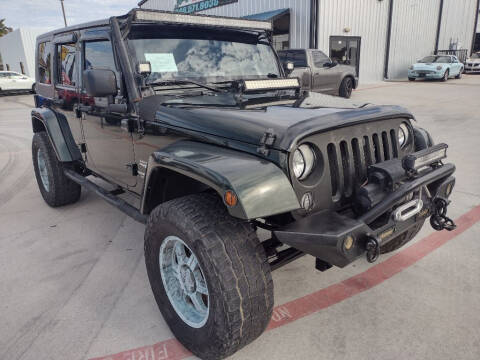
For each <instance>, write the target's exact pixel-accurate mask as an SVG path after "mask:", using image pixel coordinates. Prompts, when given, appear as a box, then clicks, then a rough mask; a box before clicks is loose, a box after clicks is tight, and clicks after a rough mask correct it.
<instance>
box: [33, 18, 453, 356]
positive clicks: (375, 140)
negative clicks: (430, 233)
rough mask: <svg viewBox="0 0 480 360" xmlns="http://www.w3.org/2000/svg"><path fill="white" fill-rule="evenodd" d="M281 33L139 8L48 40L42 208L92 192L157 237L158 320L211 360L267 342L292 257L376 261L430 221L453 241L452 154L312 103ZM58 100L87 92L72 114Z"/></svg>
mask: <svg viewBox="0 0 480 360" xmlns="http://www.w3.org/2000/svg"><path fill="white" fill-rule="evenodd" d="M271 35H272V24H271V22H264V21H256V20H243V19H242V20H240V19H232V18H219V17H212V16H204V15H202V16H198V15H197V16H196V15H186V14H181V16H179V14H178V13H169V12H162V11H153V10H144V9H135V10H132V11H131V12H129V13H128V14H127V15H124V16H119V17H116V16H113V17H111V18H110V19H106V20H100V21H95V22H93V23H87V24H82V25H75V26H72V27H67V28H61V29H59V30H57V31H52V32H49V33H47V34H44V35H41V36H39V37H38V38H37V44H38V46H37V55H36V58H37V67H36V68H37V79H38V89H37V90H38V94H37V95H36V96H35V104H36V108H34V109H33V110H32V114H31V121H32V127H33V133H34V135H33V140H32V159H33V167H34V171H35V176H36V179H37V183H38V187H39V191H40V193H41V195H42V197H43V199H44V200H45V202H46V203H47V204H48V205H50V206H52V207H59V206H63V205H67V204H72V203H75V202H77V201H78V200H79V199H80V193H81V187H84V188H87V189H89V190H91V192H90V194H97V195H99V196H100V197H102V198H103V199H105V200H106V201H107V202H108V203H109V204H111V205H114V206H116V207H117V208H118V209H119V210H120V211H122V212H124V213H125V214H127V215H129V216H131V217H132V218H134V219H135V220H137V221H139V222H141V223H145V224H146V229H145V236H144V241H145V246H144V249H145V261H146V268H147V273H148V278H149V280H150V285H151V287H152V291H153V295H154V296H155V299H156V301H157V304H158V306H159V309H160V311H161V312H162V314H163V317H164V319H165V321H166V323H167V324H168V325H169V327H170V329H171V330H172V332H173V333H174V334H175V336H176V337H177V338H178V339H179V340H180V341H181V342H182V344H183V345H184V346H185V347H186V348H188V349H189V350H190V351H192V352H193V353H194V354H195V355H197V356H199V357H200V358H204V359H221V358H224V357H227V356H229V355H231V354H233V353H234V352H236V351H237V350H239V349H240V348H242V347H244V346H245V345H247V344H248V343H250V342H251V341H253V340H254V339H256V338H257V337H258V336H260V334H262V332H263V331H264V330H265V329H266V327H267V325H268V324H269V322H270V320H271V316H272V310H273V305H274V299H273V281H272V277H271V272H272V271H274V270H276V269H278V268H280V267H282V266H284V265H286V264H288V263H290V262H291V261H294V260H295V259H298V258H299V257H301V256H303V255H305V254H310V255H312V256H314V257H315V258H316V263H315V264H316V265H315V266H316V268H317V269H318V270H320V271H325V270H327V269H329V268H331V267H332V266H337V267H340V268H343V267H345V266H347V265H348V264H350V263H352V262H353V261H355V260H357V259H359V258H360V257H366V259H367V260H368V261H369V262H374V261H376V260H377V259H378V258H379V256H380V254H381V253H388V252H391V251H394V250H395V249H398V248H400V247H402V246H403V245H405V244H406V243H407V242H409V241H410V240H412V239H413V238H414V236H415V235H416V234H417V233H418V232H419V231H420V229H421V228H422V226H423V224H424V222H425V221H426V220H427V219H429V218H430V224H431V225H432V226H433V227H434V228H435V229H436V230H442V229H447V230H452V229H453V228H454V227H455V225H454V223H453V222H452V221H451V220H450V219H448V218H447V216H446V212H447V206H448V204H449V200H448V198H449V196H450V194H451V193H452V190H453V187H454V184H455V178H454V177H453V174H454V171H455V166H454V165H452V164H449V163H446V161H445V159H446V151H447V145H446V144H436V145H434V143H433V140H432V138H431V137H430V135H429V134H428V132H427V131H426V130H424V129H422V128H421V127H420V126H419V124H418V123H417V122H416V121H415V120H414V116H413V115H412V114H411V113H410V112H409V111H407V110H405V109H403V108H401V107H398V106H374V105H368V104H365V103H359V104H355V103H353V102H351V101H349V100H345V99H340V98H337V97H333V96H330V95H324V94H319V93H315V92H309V91H302V90H301V88H300V84H299V82H298V79H293V78H288V77H287V76H286V73H285V72H284V70H283V67H282V64H281V63H280V62H279V61H278V57H277V56H276V53H275V51H274V48H273V45H272V43H271V42H270V40H269V39H271V38H272V36H271ZM42 44H43V45H42ZM40 45H41V46H40ZM99 53H101V54H102V56H98V54H99ZM55 54H64V55H65V56H62V57H61V58H59V59H58V61H55V62H52V63H51V62H47V61H44V64H43V65H42V64H40V60H39V59H46V58H47V59H48V58H55V57H54V56H55ZM69 54H70V55H71V56H73V57H74V58H75V61H71V59H70V60H69V56H68V55H69ZM45 64H49V65H48V69H47V70H50V71H46V69H45ZM87 64H88V66H87ZM79 65H80V66H81V68H78V66H79ZM62 71H63V72H66V73H68V74H71V76H69V79H66V78H65V76H62ZM45 74H46V75H45ZM42 76H43V77H42ZM72 82H74V83H75V86H73V85H72ZM59 89H69V91H72V92H74V93H75V92H77V94H76V96H73V94H72V95H71V96H70V95H69V101H70V102H71V106H70V104H69V106H64V104H65V99H64V98H60V96H62V93H61V92H59V91H58V90H59ZM81 94H85V96H87V97H88V99H91V100H88V101H86V100H85V99H86V98H85V96H81ZM107 116H108V118H109V119H108V121H106V120H105V118H106V117H107ZM122 133H123V135H122ZM92 177H98V178H101V179H103V180H104V181H107V182H109V183H110V185H111V186H110V185H102V184H104V183H102V182H99V181H92ZM111 189H113V190H111ZM122 194H128V195H130V196H120V195H122ZM260 229H263V234H262V235H265V234H269V236H268V238H265V237H262V241H261V240H260V238H259V237H258V236H257V230H260ZM379 301H380V300H379ZM384 305H385V306H387V305H388V304H384ZM376 321H379V320H378V319H376Z"/></svg>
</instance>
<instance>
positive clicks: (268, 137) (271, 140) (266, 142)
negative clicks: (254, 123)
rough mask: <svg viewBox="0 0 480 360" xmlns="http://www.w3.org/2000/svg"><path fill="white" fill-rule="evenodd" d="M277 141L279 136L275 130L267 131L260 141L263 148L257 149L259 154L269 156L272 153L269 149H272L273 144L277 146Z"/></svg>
mask: <svg viewBox="0 0 480 360" xmlns="http://www.w3.org/2000/svg"><path fill="white" fill-rule="evenodd" d="M276 139H277V135H275V133H274V132H273V129H267V131H265V132H264V133H263V136H262V138H261V139H260V144H261V146H260V147H259V148H257V152H258V153H259V154H262V155H264V156H268V154H269V153H270V150H269V148H271V147H272V146H273V144H275V140H276Z"/></svg>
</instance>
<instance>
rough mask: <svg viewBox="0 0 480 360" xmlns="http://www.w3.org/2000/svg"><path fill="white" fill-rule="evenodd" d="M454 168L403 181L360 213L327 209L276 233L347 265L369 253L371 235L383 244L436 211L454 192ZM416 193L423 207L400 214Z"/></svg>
mask: <svg viewBox="0 0 480 360" xmlns="http://www.w3.org/2000/svg"><path fill="white" fill-rule="evenodd" d="M396 170H398V169H396ZM454 172H455V166H454V165H452V164H445V165H441V166H439V167H437V168H434V169H432V170H431V171H427V172H424V173H422V174H421V175H419V176H417V177H414V178H411V179H409V180H407V181H402V183H401V184H400V185H399V186H398V187H396V189H395V190H394V191H392V192H389V193H385V196H384V198H383V199H382V200H381V201H380V202H379V203H378V204H376V205H375V206H373V207H372V208H371V209H369V210H368V211H367V212H365V213H364V214H363V215H361V216H360V217H357V218H353V217H350V216H347V215H343V214H340V213H337V212H334V211H331V210H323V211H320V212H317V213H314V214H312V215H310V216H307V217H305V218H302V219H300V220H298V221H296V222H294V223H291V224H288V225H287V226H285V227H283V228H281V229H277V230H275V231H274V235H275V236H276V238H277V239H278V240H279V241H280V242H282V243H284V244H287V245H289V246H291V247H293V248H296V249H298V250H300V251H302V252H304V253H307V254H310V255H312V256H315V257H316V258H318V259H320V260H322V261H324V262H327V263H329V264H332V265H335V266H338V267H344V266H346V265H348V264H350V263H351V262H353V261H354V260H356V259H357V258H359V257H360V256H362V255H364V254H365V252H366V247H367V241H368V240H369V239H371V238H375V239H376V241H377V242H378V243H379V246H381V245H383V244H385V243H388V242H389V241H391V240H393V239H394V238H396V237H398V236H400V235H402V234H404V233H406V232H407V231H408V230H409V229H411V228H412V227H413V226H415V225H416V224H418V223H419V222H422V221H424V220H425V219H426V218H428V217H429V216H430V215H431V214H432V213H433V211H434V209H433V207H434V202H435V200H436V199H437V198H444V199H447V198H448V196H449V195H450V194H451V191H452V189H453V186H454V184H455V178H454V177H453V176H452V174H453V173H454ZM412 194H416V195H415V196H416V197H417V199H416V200H417V201H416V204H417V205H421V207H420V208H419V209H415V210H418V211H417V212H416V213H415V214H414V215H413V216H410V217H408V218H406V219H404V218H402V217H401V216H400V217H399V216H398V213H399V209H400V210H401V205H403V204H405V203H408V202H409V201H410V202H411V201H412V198H409V195H412ZM405 199H408V200H405ZM414 200H415V199H414ZM395 215H397V216H395ZM386 216H388V219H387V221H386V222H385V221H383V222H382V224H381V225H378V223H376V220H377V219H379V218H381V217H386ZM399 218H400V219H399ZM351 238H353V245H352V246H347V239H348V242H351ZM347 248H348V249H347Z"/></svg>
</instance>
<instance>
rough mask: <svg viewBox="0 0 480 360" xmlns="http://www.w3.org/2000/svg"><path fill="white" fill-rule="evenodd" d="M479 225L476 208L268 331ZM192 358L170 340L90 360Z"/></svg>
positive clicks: (278, 316) (280, 316)
mask: <svg viewBox="0 0 480 360" xmlns="http://www.w3.org/2000/svg"><path fill="white" fill-rule="evenodd" d="M478 221H480V206H476V207H475V208H473V209H472V210H470V211H469V212H467V213H465V214H463V215H462V216H460V217H459V218H458V219H457V220H456V223H457V229H456V230H455V231H450V232H447V231H442V232H435V233H432V234H431V235H429V236H427V237H425V238H423V239H422V240H420V241H418V242H417V243H415V244H413V245H411V246H409V247H407V248H405V249H404V250H401V251H399V252H398V253H396V254H395V255H393V256H391V257H390V258H388V259H387V260H385V261H383V262H381V263H379V264H377V265H374V266H372V267H371V268H369V269H368V270H366V271H364V272H362V273H360V274H358V275H355V276H352V277H351V278H348V279H346V280H344V281H342V282H339V283H337V284H334V285H331V286H329V287H326V288H324V289H321V290H319V291H316V292H314V293H312V294H309V295H306V296H303V297H301V298H298V299H296V300H293V301H290V302H288V303H285V304H283V305H280V306H277V307H276V308H275V309H274V310H273V314H272V320H271V321H270V324H269V326H268V328H267V331H269V330H272V329H275V328H277V327H280V326H283V325H286V324H289V323H291V322H294V321H296V320H298V319H300V318H303V317H305V316H308V315H311V314H313V313H315V312H317V311H319V310H322V309H325V308H327V307H329V306H332V305H334V304H337V303H339V302H341V301H343V300H345V299H348V298H350V297H352V296H354V295H356V294H358V293H361V292H363V291H366V290H368V289H371V288H372V287H374V286H376V285H378V284H380V283H382V282H383V281H385V280H387V279H389V278H391V277H392V276H394V275H395V274H398V273H399V272H401V271H402V270H404V269H406V268H407V267H409V266H411V265H413V264H415V263H416V262H418V261H419V260H421V259H423V258H424V257H425V256H427V255H428V254H429V253H431V252H432V251H434V250H435V249H437V248H439V247H440V246H442V245H443V244H445V243H446V242H448V241H450V240H452V239H453V238H455V237H456V236H458V235H460V234H462V233H463V232H465V231H466V230H468V229H469V228H470V227H472V226H473V225H474V224H475V223H477V222H478ZM191 355H192V354H191V353H190V352H189V351H188V350H186V349H185V348H184V347H183V346H182V345H181V344H180V343H179V342H178V341H177V340H176V339H169V340H166V341H162V342H159V343H157V344H155V345H152V346H144V347H140V348H137V349H134V350H127V351H124V352H121V353H118V354H115V355H110V356H102V357H98V358H94V359H91V360H180V359H185V358H187V357H189V356H191Z"/></svg>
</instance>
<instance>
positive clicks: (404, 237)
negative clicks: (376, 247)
mask: <svg viewBox="0 0 480 360" xmlns="http://www.w3.org/2000/svg"><path fill="white" fill-rule="evenodd" d="M424 223H425V220H422V221H420V222H418V223H417V224H416V225H415V226H413V227H412V228H411V229H409V230H407V231H406V232H405V233H403V234H400V235H398V236H397V237H396V238H394V239H392V240H390V241H389V242H387V243H386V244H385V245H383V246H381V247H380V253H381V254H386V253H389V252H392V251H395V250H397V249H400V248H401V247H402V246H403V245H405V244H406V243H408V242H409V241H410V240H412V239H413V238H414V237H415V236H416V235H417V234H418V232H419V231H420V230H421V229H422V227H423V224H424Z"/></svg>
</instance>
